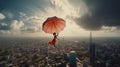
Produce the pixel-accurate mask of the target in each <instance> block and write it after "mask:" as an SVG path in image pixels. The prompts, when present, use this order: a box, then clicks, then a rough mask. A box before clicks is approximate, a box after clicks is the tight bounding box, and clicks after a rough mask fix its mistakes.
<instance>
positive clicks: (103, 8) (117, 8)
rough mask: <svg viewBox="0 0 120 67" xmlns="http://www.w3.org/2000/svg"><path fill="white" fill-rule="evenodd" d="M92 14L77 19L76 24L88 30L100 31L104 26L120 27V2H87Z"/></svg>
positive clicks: (101, 0)
mask: <svg viewBox="0 0 120 67" xmlns="http://www.w3.org/2000/svg"><path fill="white" fill-rule="evenodd" d="M85 3H86V4H87V6H88V8H89V11H90V12H91V14H86V15H84V16H83V17H82V18H76V19H75V20H76V22H77V24H78V25H80V26H81V27H83V28H85V29H87V30H98V29H101V27H102V26H117V27H119V26H120V0H85Z"/></svg>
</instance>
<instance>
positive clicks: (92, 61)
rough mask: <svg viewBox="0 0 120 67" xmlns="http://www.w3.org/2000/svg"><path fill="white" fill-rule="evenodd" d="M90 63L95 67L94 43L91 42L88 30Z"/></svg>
mask: <svg viewBox="0 0 120 67" xmlns="http://www.w3.org/2000/svg"><path fill="white" fill-rule="evenodd" d="M89 57H90V65H92V67H95V44H94V43H93V42H92V32H90V49H89Z"/></svg>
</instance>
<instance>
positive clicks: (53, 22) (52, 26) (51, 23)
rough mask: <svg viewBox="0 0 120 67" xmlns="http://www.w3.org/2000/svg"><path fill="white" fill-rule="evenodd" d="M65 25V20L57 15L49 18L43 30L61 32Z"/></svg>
mask: <svg viewBox="0 0 120 67" xmlns="http://www.w3.org/2000/svg"><path fill="white" fill-rule="evenodd" d="M64 27H65V21H64V20H63V19H61V18H58V17H56V16H54V17H50V18H48V19H47V20H46V21H45V22H44V23H43V25H42V30H43V31H44V32H46V33H50V34H53V33H59V32H61V31H62V30H63V29H64Z"/></svg>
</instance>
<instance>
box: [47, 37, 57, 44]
mask: <svg viewBox="0 0 120 67" xmlns="http://www.w3.org/2000/svg"><path fill="white" fill-rule="evenodd" d="M56 39H57V36H56V35H54V38H53V40H52V41H50V42H49V44H50V45H53V46H55V44H56Z"/></svg>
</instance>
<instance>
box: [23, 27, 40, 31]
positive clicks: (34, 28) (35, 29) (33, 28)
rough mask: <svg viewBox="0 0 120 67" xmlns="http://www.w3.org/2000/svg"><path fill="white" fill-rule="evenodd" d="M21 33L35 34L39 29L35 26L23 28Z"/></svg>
mask: <svg viewBox="0 0 120 67" xmlns="http://www.w3.org/2000/svg"><path fill="white" fill-rule="evenodd" d="M22 31H23V32H29V33H35V32H39V31H40V29H39V28H38V27H36V26H32V27H27V28H24V29H23V30H22Z"/></svg>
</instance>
